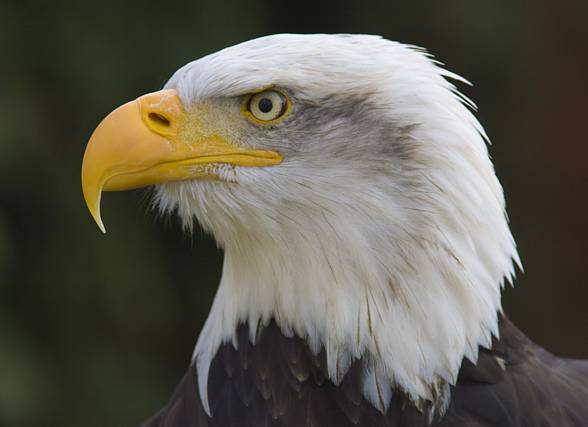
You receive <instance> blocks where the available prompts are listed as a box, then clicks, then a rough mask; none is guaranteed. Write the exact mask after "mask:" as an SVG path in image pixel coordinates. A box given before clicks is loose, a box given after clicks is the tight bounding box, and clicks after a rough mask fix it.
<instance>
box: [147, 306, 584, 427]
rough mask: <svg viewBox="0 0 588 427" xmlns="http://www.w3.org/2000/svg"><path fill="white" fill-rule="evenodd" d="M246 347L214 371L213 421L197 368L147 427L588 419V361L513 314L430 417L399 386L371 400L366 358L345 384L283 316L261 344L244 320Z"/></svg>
mask: <svg viewBox="0 0 588 427" xmlns="http://www.w3.org/2000/svg"><path fill="white" fill-rule="evenodd" d="M237 337H238V344H239V345H238V349H235V348H234V347H233V346H232V345H231V344H224V345H222V346H221V347H220V349H219V351H218V353H217V355H216V357H215V358H214V360H213V362H212V364H211V367H210V373H209V383H208V387H209V398H210V406H211V411H212V417H208V416H207V415H206V413H205V412H204V409H203V407H202V403H201V400H200V396H199V394H198V389H197V386H196V384H197V377H196V376H197V374H196V371H195V369H194V366H193V365H192V366H190V368H189V369H188V372H187V373H186V375H185V376H184V378H183V379H182V381H181V382H180V384H179V385H178V387H177V389H176V391H175V394H174V395H173V397H172V398H171V400H170V402H169V403H168V404H167V406H165V407H164V408H163V409H162V410H161V411H160V412H159V413H158V414H157V415H155V416H154V417H153V418H152V419H151V420H150V421H148V422H147V423H146V424H144V427H179V426H181V427H192V426H218V427H225V426H251V427H261V426H283V427H289V426H309V427H310V426H321V427H329V426H362V427H366V426H369V427H372V426H373V427H377V426H378V427H379V426H381V427H385V426H387V427H413V426H429V425H430V426H438V427H450V426H451V427H461V426H464V427H465V426H467V427H511V426H517V427H535V426H537V427H539V426H551V427H572V426H574V427H581V426H587V425H588V361H579V360H566V359H559V358H556V357H555V356H553V355H551V354H550V353H548V352H547V351H545V350H544V349H542V348H540V347H539V346H537V345H535V344H534V343H532V342H531V341H530V340H529V339H528V338H527V337H525V335H524V334H523V333H522V332H520V331H519V330H518V329H517V328H516V327H515V326H514V325H513V324H512V323H511V322H510V321H509V320H508V319H507V318H505V317H503V318H502V319H501V322H500V339H499V340H494V343H493V347H492V349H491V350H485V349H482V350H481V351H480V357H479V359H478V362H477V364H476V365H473V364H472V363H470V362H468V361H466V360H464V362H463V363H462V367H461V370H460V374H459V378H458V381H457V384H456V385H455V386H454V387H452V390H451V402H450V405H449V407H448V409H447V411H446V413H445V414H444V415H442V416H440V415H436V416H435V418H434V419H433V420H432V421H431V422H429V417H428V414H427V413H426V412H427V411H421V410H419V409H417V408H416V407H415V406H414V405H413V404H411V403H410V402H409V401H408V400H407V399H406V398H405V397H404V396H403V395H402V394H401V393H400V392H397V393H396V394H395V395H394V396H393V398H392V402H391V404H390V407H389V410H388V412H387V413H386V414H385V415H384V414H382V413H381V412H379V411H378V410H377V409H375V408H374V407H373V406H372V405H371V404H370V403H369V402H368V401H366V400H365V399H364V398H363V397H362V383H361V375H360V374H361V372H362V362H361V361H356V362H355V363H354V365H353V366H352V367H351V369H350V370H349V371H348V373H347V374H346V376H345V377H344V380H343V382H342V383H341V384H340V385H339V386H336V385H334V384H333V383H332V382H331V381H330V380H329V379H328V377H327V373H326V361H325V355H324V352H321V353H319V355H317V356H315V355H313V354H312V353H311V351H310V350H309V347H308V346H307V344H306V343H305V341H304V340H303V339H301V338H298V337H293V338H288V337H285V336H284V335H282V334H281V332H280V330H279V328H278V327H277V326H276V324H275V323H274V322H271V323H270V324H269V325H268V326H266V327H265V328H263V329H262V330H261V332H260V333H259V334H258V338H257V340H256V343H255V344H251V343H250V341H249V339H248V337H249V331H248V328H247V327H246V326H243V325H241V326H240V327H239V329H238V332H237Z"/></svg>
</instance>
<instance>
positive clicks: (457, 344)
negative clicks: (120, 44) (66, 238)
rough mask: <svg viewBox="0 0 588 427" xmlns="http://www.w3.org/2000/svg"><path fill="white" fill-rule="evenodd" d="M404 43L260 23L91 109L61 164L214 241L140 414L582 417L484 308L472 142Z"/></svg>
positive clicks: (502, 419) (585, 369) (561, 422)
mask: <svg viewBox="0 0 588 427" xmlns="http://www.w3.org/2000/svg"><path fill="white" fill-rule="evenodd" d="M461 80H462V79H461V78H460V77H459V76H457V75H456V74H454V73H452V72H450V71H447V70H446V69H444V68H442V67H441V66H440V65H439V63H437V62H435V61H434V60H432V59H431V58H430V57H429V56H428V55H427V54H426V53H425V52H424V51H423V50H421V49H418V48H415V47H412V46H408V45H403V44H401V43H396V42H392V41H388V40H385V39H383V38H380V37H376V36H367V35H328V34H316V35H296V34H280V35H273V36H267V37H262V38H259V39H255V40H251V41H248V42H245V43H241V44H239V45H236V46H233V47H230V48H227V49H224V50H222V51H219V52H217V53H214V54H211V55H208V56H206V57H203V58H200V59H198V60H195V61H193V62H191V63H189V64H187V65H186V66H184V67H182V68H180V69H179V70H178V71H176V72H175V73H174V75H173V76H172V77H171V78H170V80H169V81H168V82H167V83H166V85H165V87H164V89H163V90H162V91H159V92H155V93H151V94H148V95H144V96H142V97H139V98H138V99H137V100H135V101H131V102H129V103H128V104H125V105H123V106H122V107H119V108H118V109H116V110H115V111H113V112H112V113H111V114H110V115H109V116H107V117H106V119H104V121H103V122H102V123H101V124H100V125H99V126H98V128H97V129H96V130H95V131H94V133H93V135H92V136H91V138H90V141H89V143H88V146H87V149H86V153H85V155H84V160H83V165H82V187H83V192H84V197H85V200H86V203H87V205H88V208H89V210H90V212H91V214H92V216H93V217H94V219H95V220H96V222H97V224H98V226H99V227H100V228H101V229H102V231H105V228H104V225H103V223H102V219H101V215H100V200H101V194H102V192H103V191H118V190H128V189H133V188H139V187H145V186H153V188H154V204H155V206H156V207H157V208H158V209H161V211H162V212H164V213H173V212H175V213H176V214H177V215H178V216H179V217H180V219H181V221H182V222H183V223H184V224H185V225H187V228H188V229H189V228H190V227H189V226H190V224H192V223H193V222H194V221H198V222H199V223H200V224H201V225H202V227H203V228H204V229H205V230H206V231H207V232H209V233H210V234H211V235H212V236H213V237H214V238H215V240H216V241H217V242H218V244H219V246H221V247H222V248H223V250H224V253H225V261H224V264H223V272H222V278H221V279H220V284H219V288H218V292H217V296H216V298H215V299H214V302H213V303H212V307H211V311H210V314H209V317H208V320H207V322H206V324H205V326H204V328H203V330H202V331H201V333H200V336H199V338H198V341H197V344H196V348H195V351H194V354H193V358H192V360H191V362H190V365H189V367H188V370H187V372H186V374H185V376H184V377H183V379H182V380H181V382H180V384H179V385H178V387H177V389H176V392H175V393H174V395H173V396H172V397H171V399H170V401H169V402H168V403H167V404H166V405H165V406H164V407H163V408H162V409H161V410H160V411H159V412H158V413H157V414H156V415H155V416H154V417H152V418H151V419H150V420H149V421H147V423H146V424H145V426H149V427H155V426H159V427H164V426H165V427H172V426H183V427H189V426H219V427H222V426H256V427H257V426H283V427H286V426H363V427H366V426H390V427H397V426H404V427H411V426H427V425H431V426H447V427H448V426H452V427H460V426H464V427H465V426H477V427H491V426H496V427H498V426H500V427H509V426H520V427H522V426H540V425H541V426H557V427H566V426H567V427H571V426H576V427H579V426H584V425H586V423H587V420H588V405H587V404H586V402H587V401H588V362H586V361H580V360H566V359H559V358H557V357H555V356H553V355H552V354H550V353H548V352H547V351H546V350H544V349H542V348H540V347H539V346H537V345H535V344H534V343H532V342H531V341H530V340H529V339H528V338H527V337H526V336H525V335H524V334H523V333H522V332H521V331H519V330H518V329H517V328H516V327H515V326H514V324H513V323H512V322H510V321H509V319H508V318H507V317H506V316H505V315H504V314H503V311H502V304H501V294H502V289H503V287H504V285H505V283H508V282H510V283H512V282H513V280H514V276H515V268H516V267H517V266H518V267H520V260H519V256H518V253H517V249H516V245H515V241H514V239H513V236H512V234H511V232H510V229H509V225H508V221H507V217H506V212H505V200H504V194H503V190H502V187H501V185H500V182H499V181H498V179H497V177H496V175H495V173H494V168H493V165H492V163H491V161H490V158H489V156H488V150H487V144H486V142H487V137H486V134H485V132H484V130H483V128H482V126H481V124H480V123H479V122H478V120H477V119H476V118H475V117H474V115H473V114H472V112H471V111H470V108H469V107H471V106H472V105H473V104H472V103H471V101H469V100H467V99H466V98H465V97H463V96H462V95H460V94H459V93H458V92H457V90H456V88H455V86H454V84H453V83H452V82H455V81H461Z"/></svg>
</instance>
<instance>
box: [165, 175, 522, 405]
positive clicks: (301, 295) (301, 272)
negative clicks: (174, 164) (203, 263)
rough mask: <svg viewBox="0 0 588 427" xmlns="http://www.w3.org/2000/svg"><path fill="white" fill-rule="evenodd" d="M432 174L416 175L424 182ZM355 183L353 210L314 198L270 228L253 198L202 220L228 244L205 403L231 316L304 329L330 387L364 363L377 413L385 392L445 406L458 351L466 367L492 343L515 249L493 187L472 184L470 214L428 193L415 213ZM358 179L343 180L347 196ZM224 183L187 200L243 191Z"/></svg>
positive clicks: (206, 361)
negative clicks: (232, 219)
mask: <svg viewBox="0 0 588 427" xmlns="http://www.w3.org/2000/svg"><path fill="white" fill-rule="evenodd" d="M252 179H253V178H252ZM430 179H431V177H427V176H423V183H422V185H426V184H425V182H429V181H430ZM242 180H245V181H246V178H244V177H242ZM349 181H351V180H349ZM496 182H497V181H496ZM345 183H346V180H345V179H343V180H341V184H340V185H341V186H342V187H344V186H345V185H346V184H345ZM364 184H365V188H364V190H365V191H358V192H357V194H358V198H357V200H356V203H354V205H353V206H347V205H340V204H337V200H336V199H335V200H331V201H329V200H328V199H320V200H319V199H317V201H316V203H317V204H320V206H321V209H320V214H318V212H319V211H317V212H311V213H309V212H308V206H307V205H305V204H302V205H300V206H299V207H297V206H296V205H295V204H293V205H292V206H291V207H290V209H288V211H287V214H286V215H283V216H274V217H272V218H273V220H272V221H271V222H269V221H267V218H264V217H263V216H260V215H259V214H258V212H257V211H256V209H257V207H256V206H257V204H256V203H252V204H251V206H250V207H243V206H241V207H240V210H239V218H240V221H242V222H244V223H246V224H247V225H246V226H241V225H240V224H242V223H239V224H236V223H231V226H229V225H227V224H228V223H223V222H222V221H221V222H220V223H221V225H220V226H219V229H217V230H215V225H214V224H208V225H206V224H205V226H208V227H209V228H212V232H213V234H214V235H215V236H216V237H217V240H218V241H219V243H220V244H221V245H222V246H223V247H224V249H225V260H224V266H223V275H222V280H221V283H220V286H219V289H218V293H217V296H216V298H215V300H214V303H213V307H212V310H211V313H210V315H209V318H208V320H207V322H206V324H205V327H204V329H203V331H202V333H201V335H200V337H199V340H198V343H197V346H196V349H195V352H194V358H195V360H196V363H197V369H198V375H199V388H200V395H201V396H202V399H203V402H204V406H205V408H208V397H207V377H208V368H209V366H210V362H211V360H212V359H213V358H214V356H215V355H216V352H217V350H218V348H219V346H220V345H221V343H223V342H231V341H232V342H233V343H235V345H236V340H235V332H236V328H237V325H238V324H239V323H248V325H249V328H250V330H251V331H253V332H252V336H251V340H252V342H254V340H255V337H254V331H256V330H257V328H258V326H259V325H260V324H261V325H264V324H266V323H267V322H269V321H270V320H271V319H272V318H273V319H275V321H276V322H277V324H278V325H279V327H280V328H281V329H282V332H283V333H284V334H285V335H287V336H291V335H292V334H296V335H297V336H300V337H303V338H304V339H306V340H307V342H308V344H309V346H310V347H311V349H313V351H316V352H317V353H318V352H319V351H320V350H321V348H324V349H325V351H326V355H327V364H328V370H329V376H330V378H331V380H332V381H333V382H334V383H336V384H338V383H339V382H340V381H341V380H342V378H343V376H344V375H345V373H346V372H347V370H348V368H349V366H350V364H351V363H352V362H353V361H354V360H356V359H359V358H362V360H363V361H364V362H365V363H366V367H367V369H366V371H365V375H366V378H365V388H364V396H365V398H366V399H368V400H369V401H370V402H371V403H372V404H373V405H374V406H375V407H377V408H378V409H380V410H381V411H382V412H385V411H386V410H387V407H388V405H389V403H390V399H391V397H392V390H393V389H394V388H396V389H400V390H402V391H403V392H404V393H406V394H407V395H408V396H409V397H410V398H411V399H412V400H413V401H414V402H415V403H417V404H420V403H422V402H432V403H433V405H434V406H436V407H437V409H439V408H440V410H443V409H444V406H445V405H446V404H447V403H448V401H449V394H448V393H449V387H448V385H449V384H452V383H454V382H455V380H456V378H457V374H458V371H459V367H460V364H461V362H462V360H463V358H464V357H467V358H468V359H470V360H472V361H474V362H475V361H476V359H477V354H478V347H479V346H480V345H481V346H484V347H489V346H490V345H491V336H492V335H495V336H497V334H498V321H497V312H498V311H499V310H500V309H501V303H500V294H501V287H502V285H503V282H504V279H505V277H506V278H507V279H509V280H510V278H511V276H512V274H513V270H512V269H513V267H512V258H511V257H513V256H514V257H516V250H515V249H514V243H513V241H512V237H511V235H510V232H509V230H508V226H507V224H506V220H505V219H504V215H503V199H502V195H501V193H500V194H499V195H497V194H495V193H494V192H491V191H481V190H480V191H479V192H478V196H479V199H478V200H472V202H471V203H472V204H476V205H478V204H480V205H482V206H486V210H480V209H477V210H476V212H480V215H479V216H473V217H472V216H470V214H471V212H472V211H471V210H470V209H468V205H467V204H466V205H464V209H461V210H460V209H454V207H453V205H451V204H438V205H436V204H434V203H433V202H434V200H432V201H431V206H432V207H431V208H430V210H428V211H427V210H425V211H421V210H420V209H419V207H418V206H422V200H416V199H414V198H413V199H410V198H405V199H400V200H398V197H396V199H393V198H391V194H390V193H391V192H392V193H393V191H390V192H387V191H385V190H376V189H374V188H373V187H372V188H369V183H368V182H365V183H364ZM450 184H451V183H450V182H446V183H445V187H443V190H442V191H443V192H444V193H445V197H451V196H455V197H463V195H461V194H459V191H460V188H461V186H459V187H458V186H456V187H452V186H451V185H450ZM361 185H362V183H361V182H359V181H357V180H356V181H354V182H353V188H355V190H356V191H357V188H358V186H359V187H360V188H361ZM439 185H440V184H437V183H435V184H434V186H439ZM472 185H476V182H475V181H474V182H472ZM222 186H223V184H218V183H210V184H207V185H204V186H202V185H201V186H200V187H199V189H198V192H199V194H198V197H197V199H198V200H201V201H202V200H208V201H210V200H211V198H212V199H214V197H215V196H214V195H217V196H216V197H217V198H222V197H224V198H227V200H230V199H231V198H233V197H236V198H239V199H243V198H244V199H247V191H248V190H247V189H246V185H245V186H244V187H245V189H242V190H239V193H236V192H235V191H231V192H230V193H226V194H224V195H223V188H222ZM383 188H384V187H383ZM498 188H499V189H500V187H499V186H498ZM486 189H487V190H488V187H487V186H486ZM182 190H185V187H178V191H180V192H181V191H182ZM332 190H333V191H332V192H333V193H334V194H338V193H339V192H344V191H345V188H339V189H337V188H335V189H332ZM168 191H169V189H168ZM453 192H455V194H452V193H453ZM327 194H328V193H327ZM433 194H434V195H432V196H431V197H432V199H435V197H436V196H435V195H436V194H437V192H435V193H433ZM359 195H360V196H359ZM249 196H250V197H251V198H253V197H254V195H252V194H251V195H249ZM396 196H397V195H396ZM485 196H488V197H489V199H486V200H484V197H485ZM312 197H313V195H312V194H308V195H306V196H303V198H305V199H306V200H309V199H311V198H312ZM417 199H418V198H417ZM233 201H234V200H233ZM226 203H227V204H229V205H230V203H229V202H228V201H227V202H226ZM329 203H332V204H333V205H332V206H329ZM193 205H194V203H192V206H193ZM195 205H198V203H196V204H195ZM214 205H215V203H209V204H208V205H207V209H209V210H210V209H211V206H214ZM218 205H220V203H218V204H217V206H218ZM343 206H346V207H343ZM200 208H202V206H200ZM415 210H419V214H418V215H415V213H414V212H415ZM497 213H498V215H496V214H497ZM207 214H208V216H209V217H213V218H214V217H216V218H217V219H218V218H221V217H222V215H223V214H222V212H220V211H219V212H216V213H214V212H210V211H209V212H207ZM221 229H222V230H221ZM229 229H230V230H231V231H230V232H228V231H227V230H229ZM496 231H498V232H496Z"/></svg>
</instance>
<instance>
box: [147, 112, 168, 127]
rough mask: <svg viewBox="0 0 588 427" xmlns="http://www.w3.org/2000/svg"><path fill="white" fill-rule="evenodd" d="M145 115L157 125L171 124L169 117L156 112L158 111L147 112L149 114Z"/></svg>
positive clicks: (166, 125)
mask: <svg viewBox="0 0 588 427" xmlns="http://www.w3.org/2000/svg"><path fill="white" fill-rule="evenodd" d="M147 117H149V120H151V121H153V122H155V123H156V124H158V125H159V126H164V127H170V126H171V123H170V121H169V119H168V118H167V117H165V116H163V115H161V114H158V113H149V115H148V116H147Z"/></svg>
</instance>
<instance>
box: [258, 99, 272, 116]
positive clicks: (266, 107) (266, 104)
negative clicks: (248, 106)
mask: <svg viewBox="0 0 588 427" xmlns="http://www.w3.org/2000/svg"><path fill="white" fill-rule="evenodd" d="M273 107H274V104H273V102H272V101H271V99H268V98H262V99H260V100H259V104H258V108H259V111H261V112H262V113H269V112H270V111H272V108H273Z"/></svg>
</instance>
